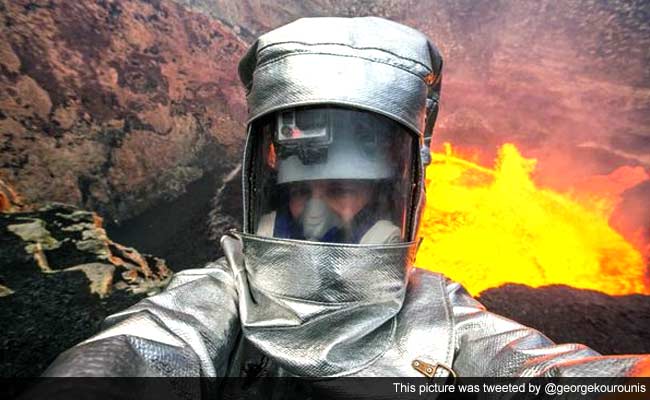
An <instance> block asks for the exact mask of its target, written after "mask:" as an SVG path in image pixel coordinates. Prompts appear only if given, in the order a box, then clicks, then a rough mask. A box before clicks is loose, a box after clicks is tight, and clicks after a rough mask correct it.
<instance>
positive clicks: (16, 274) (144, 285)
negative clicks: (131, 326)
mask: <svg viewBox="0 0 650 400" xmlns="http://www.w3.org/2000/svg"><path fill="white" fill-rule="evenodd" d="M171 275H172V272H171V271H170V270H169V269H168V268H167V266H166V264H165V262H164V261H163V260H161V259H158V258H155V257H151V256H148V255H141V254H140V253H138V252H137V251H135V250H134V249H131V248H127V247H123V246H121V245H119V244H117V243H114V242H112V241H111V240H109V239H108V238H107V237H106V234H105V232H104V230H103V229H102V227H101V219H99V217H97V215H96V214H94V213H91V212H87V211H83V210H79V209H77V208H75V207H71V206H65V205H58V204H53V205H49V206H47V207H44V208H41V209H39V210H35V211H31V212H19V213H11V214H7V213H0V321H2V334H1V335H0V340H1V342H0V353H1V354H2V357H0V360H1V361H0V376H5V377H6V376H34V375H38V374H40V373H41V372H42V370H43V368H45V367H46V366H47V365H48V364H49V363H50V362H51V361H52V360H53V359H54V358H55V357H56V356H57V355H58V354H59V353H60V352H62V351H63V350H65V349H67V348H69V347H71V346H72V345H74V344H76V343H78V342H80V341H81V340H84V339H86V338H88V337H89V336H91V335H92V334H94V333H95V332H96V331H97V329H98V328H99V325H100V323H101V321H102V320H103V319H104V318H105V317H106V316H108V315H109V314H112V313H114V312H117V311H120V310H122V309H124V308H126V307H128V306H130V305H132V304H134V303H135V302H136V301H138V300H139V299H141V298H143V297H145V296H146V295H147V294H150V293H155V292H157V291H159V290H160V289H161V288H162V287H164V286H165V285H166V283H167V282H168V281H169V279H170V278H171Z"/></svg>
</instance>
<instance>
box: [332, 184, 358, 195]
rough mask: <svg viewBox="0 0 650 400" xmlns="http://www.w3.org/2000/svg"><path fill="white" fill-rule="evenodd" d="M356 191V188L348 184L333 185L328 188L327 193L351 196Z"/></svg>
mask: <svg viewBox="0 0 650 400" xmlns="http://www.w3.org/2000/svg"><path fill="white" fill-rule="evenodd" d="M354 193H355V189H354V188H352V187H348V186H331V187H329V188H327V195H328V196H330V197H343V196H350V195H353V194H354Z"/></svg>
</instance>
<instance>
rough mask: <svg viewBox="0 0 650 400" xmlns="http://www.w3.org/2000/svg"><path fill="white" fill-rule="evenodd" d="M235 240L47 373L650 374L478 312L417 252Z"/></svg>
mask: <svg viewBox="0 0 650 400" xmlns="http://www.w3.org/2000/svg"><path fill="white" fill-rule="evenodd" d="M238 236H239V237H237V236H234V237H228V238H226V239H224V240H223V247H224V251H225V252H226V254H227V260H224V259H222V260H219V261H218V262H216V263H213V264H210V265H209V266H208V267H206V268H204V269H197V270H187V271H183V272H181V273H179V274H177V275H176V276H175V278H174V280H173V282H172V284H171V285H170V287H169V288H168V289H167V290H166V291H165V292H163V293H161V294H159V295H156V296H153V297H151V298H149V299H146V300H143V301H142V302H140V303H139V304H137V305H135V306H133V307H131V308H130V309H128V310H126V311H124V312H122V313H119V314H116V315H114V316H111V317H109V318H108V319H107V320H106V323H105V330H104V331H102V332H101V333H99V334H98V335H96V336H94V337H93V338H91V339H89V340H87V341H85V342H83V343H81V344H79V345H77V346H75V347H73V348H72V349H70V350H68V351H67V352H65V353H63V354H62V355H61V356H60V357H59V358H58V359H57V360H56V361H55V362H54V363H53V364H52V366H51V367H50V368H49V369H48V370H47V371H46V373H45V375H46V376H133V375H139V376H240V375H246V374H248V373H249V372H247V368H246V365H248V364H249V363H250V362H253V363H259V360H260V359H263V358H262V357H265V358H266V359H267V360H268V361H267V362H266V363H264V365H263V368H262V370H261V371H259V372H258V376H292V375H298V376H310V377H315V376H323V377H325V376H421V374H420V373H419V372H418V371H416V370H415V369H414V368H413V366H412V363H413V361H414V360H420V361H424V362H426V363H430V364H434V365H435V364H440V365H444V366H448V367H451V368H452V369H453V370H454V371H455V373H456V374H458V375H459V376H615V375H635V374H645V375H647V374H648V373H649V371H648V370H647V365H648V363H650V358H649V357H648V356H641V355H638V356H611V357H603V356H600V355H599V354H598V353H596V352H595V351H593V350H591V349H589V348H587V347H585V346H582V345H576V344H568V345H555V344H554V343H553V342H552V341H551V340H549V339H548V338H547V337H545V336H544V335H542V334H541V333H540V332H538V331H536V330H534V329H530V328H527V327H524V326H522V325H520V324H518V323H516V322H514V321H510V320H508V319H506V318H503V317H499V316H497V315H494V314H492V313H490V312H488V311H486V310H485V309H484V308H483V306H481V304H479V303H478V302H477V301H476V300H474V299H473V298H472V297H471V296H469V294H467V292H466V291H465V290H464V289H463V288H462V287H461V286H460V285H459V284H457V283H454V282H450V281H448V280H446V279H445V278H444V277H443V276H441V275H439V274H435V273H431V272H427V271H423V270H420V269H410V268H409V265H411V264H410V263H409V261H410V260H412V255H413V254H412V247H411V245H392V246H383V247H381V246H369V247H367V250H369V252H370V253H379V254H375V255H369V254H363V252H362V250H361V248H362V247H363V246H354V245H347V246H346V245H332V246H329V245H327V246H325V245H322V244H314V245H313V246H314V247H313V248H311V249H307V248H303V246H296V247H295V248H292V244H291V243H288V242H291V241H283V242H285V243H274V240H273V239H267V238H259V237H255V236H252V235H238ZM276 245H277V246H276ZM370 247H372V248H370ZM303 250H304V252H303ZM243 251H245V252H246V255H244V252H243ZM249 252H250V253H249ZM323 256H332V260H329V259H328V258H327V257H323ZM366 257H368V258H366ZM366 259H371V260H373V261H372V262H373V263H376V264H375V268H374V269H373V268H370V266H371V264H370V263H368V262H366V261H365V260H366ZM357 262H359V263H360V264H358V266H359V267H360V268H359V269H358V270H355V269H354V267H355V266H357V264H356V263H357ZM307 264H311V265H320V268H315V267H313V266H312V267H309V265H307ZM389 264H390V265H389ZM404 264H406V268H405V269H404V270H401V271H400V269H399V268H398V267H397V266H398V265H404ZM274 266H277V270H274V269H273V267H274ZM303 268H304V271H305V272H304V274H301V273H299V271H302V270H303ZM274 272H277V275H275V274H274ZM405 281H408V285H406V284H405ZM289 282H291V283H292V284H289ZM339 313H340V314H341V315H339ZM320 318H322V319H323V320H322V321H320V320H319V319H320ZM240 332H243V336H240V335H239V333H240ZM644 368H645V370H644ZM446 374H447V372H446V371H445V369H444V368H442V369H440V370H438V371H437V375H439V376H445V375H446Z"/></svg>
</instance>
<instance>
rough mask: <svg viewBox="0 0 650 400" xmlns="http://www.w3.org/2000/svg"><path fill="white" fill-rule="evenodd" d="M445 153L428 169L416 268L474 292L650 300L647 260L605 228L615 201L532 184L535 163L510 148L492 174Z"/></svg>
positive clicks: (504, 150)
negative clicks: (558, 291)
mask: <svg viewBox="0 0 650 400" xmlns="http://www.w3.org/2000/svg"><path fill="white" fill-rule="evenodd" d="M445 148H446V153H444V154H439V153H436V154H434V155H433V162H432V163H431V165H430V166H429V167H428V168H427V208H426V210H425V212H424V216H423V221H422V224H421V227H420V233H421V235H422V236H423V237H424V241H423V242H422V245H421V246H420V250H419V252H418V257H417V261H416V264H417V265H418V266H419V267H421V268H426V269H430V270H432V271H436V272H441V273H443V274H445V275H447V276H448V277H450V278H451V279H454V280H456V281H459V282H461V283H462V284H464V285H465V287H466V288H467V289H468V290H469V291H470V292H471V293H472V294H474V295H476V294H478V293H480V292H481V291H483V290H485V289H487V288H493V287H498V286H501V285H502V284H505V283H520V284H525V285H529V286H532V287H540V286H545V285H552V284H564V285H569V286H572V287H576V288H581V289H591V290H597V291H600V292H603V293H607V294H610V295H626V294H632V293H641V294H650V283H649V281H648V275H647V266H646V262H645V260H644V257H643V256H642V254H641V252H640V251H639V250H638V249H637V248H635V247H634V246H633V245H632V244H631V243H629V242H628V241H626V240H625V239H624V238H623V236H622V235H621V234H620V233H618V232H617V231H615V230H614V229H612V228H611V227H610V225H609V224H608V218H609V215H610V214H611V212H612V210H613V207H614V206H615V204H616V201H617V196H609V197H607V196H606V195H605V194H603V193H597V192H596V193H589V192H588V191H584V192H581V193H572V194H561V193H558V192H555V191H553V190H550V189H545V188H539V187H537V186H536V184H535V183H534V181H533V180H532V179H531V173H532V172H533V169H534V167H535V163H536V161H535V160H531V159H526V158H524V157H522V156H521V154H520V153H519V151H518V150H517V148H516V147H515V146H514V145H512V144H506V145H504V146H503V147H502V148H501V149H500V152H499V156H498V159H497V161H496V165H495V167H494V169H491V168H486V167H482V166H480V165H477V164H475V163H473V162H471V161H468V160H467V159H464V158H462V157H460V156H457V155H454V154H453V152H452V150H451V146H450V145H448V144H446V145H445ZM467 158H469V157H467ZM619 174H620V173H619ZM637 178H638V179H641V180H644V179H647V178H648V177H647V175H644V176H642V177H637ZM638 179H637V180H638ZM599 187H602V186H599Z"/></svg>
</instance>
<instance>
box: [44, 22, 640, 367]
mask: <svg viewBox="0 0 650 400" xmlns="http://www.w3.org/2000/svg"><path fill="white" fill-rule="evenodd" d="M441 70H442V59H441V57H440V55H439V53H438V51H437V50H436V48H435V47H434V46H433V45H432V44H431V43H430V42H429V41H428V40H427V38H426V37H425V36H423V35H422V34H421V33H419V32H418V31H415V30H413V29H411V28H408V27H406V26H403V25H400V24H397V23H394V22H390V21H386V20H383V19H379V18H355V19H345V18H308V19H300V20H298V21H295V22H293V23H291V24H289V25H286V26H283V27H281V28H278V29H276V30H274V31H271V32H269V33H267V34H265V35H263V36H262V37H260V38H259V40H258V41H257V42H255V44H254V45H253V46H252V48H251V49H250V50H249V52H248V53H247V54H246V56H245V57H244V59H243V60H242V62H241V64H240V67H239V73H240V77H241V79H242V81H243V83H244V86H245V87H246V91H247V99H248V104H249V113H250V114H249V116H250V121H249V124H253V122H254V121H256V120H257V119H259V118H261V117H262V116H264V115H268V114H269V113H273V112H277V111H278V110H282V109H286V108H290V107H301V106H308V105H318V104H329V105H337V106H342V107H349V108H355V109H360V110H364V111H369V112H372V113H377V114H381V115H382V116H385V117H388V118H390V119H391V120H393V121H396V122H398V123H399V124H401V125H402V126H404V127H406V128H407V129H408V130H410V131H411V132H412V133H413V136H414V137H416V139H417V142H416V143H418V145H417V148H416V150H415V151H414V153H415V154H414V156H413V157H414V163H413V170H414V171H412V172H413V176H414V177H415V179H414V180H413V193H414V195H413V196H412V200H413V201H412V205H413V206H412V208H411V211H410V213H409V221H406V223H405V224H406V226H410V227H411V228H410V230H409V232H408V234H407V235H406V236H405V240H404V242H403V243H389V244H382V243H379V244H370V245H359V244H345V243H343V244H342V243H320V242H311V241H304V240H292V239H281V238H273V237H263V236H260V235H255V234H253V233H254V232H255V226H254V222H253V217H252V213H251V211H250V210H251V204H250V199H251V196H253V195H254V192H255V191H256V187H255V181H254V180H252V179H250V177H251V174H254V171H251V168H252V167H251V165H252V161H251V157H252V154H253V151H252V150H251V143H252V142H253V138H252V136H254V135H255V132H254V130H252V129H250V128H249V137H248V141H247V147H246V153H245V155H244V161H243V163H244V164H243V165H244V171H243V175H244V179H243V185H244V211H245V216H244V229H243V231H244V232H247V233H241V232H231V233H230V234H228V235H226V236H224V237H223V239H222V241H221V245H222V247H223V250H224V253H225V257H224V258H222V259H220V260H217V261H215V262H213V263H211V264H209V265H207V266H206V267H205V268H202V269H192V270H185V271H182V272H180V273H178V274H176V275H175V277H174V278H173V280H172V281H171V283H170V284H169V287H167V289H166V290H165V291H164V292H162V293H161V294H158V295H155V296H152V297H149V298H147V299H145V300H143V301H141V302H140V303H138V304H136V305H135V306H133V307H131V308H129V309H127V310H125V311H123V312H120V313H118V314H115V315H112V316H110V317H109V318H107V319H106V321H105V324H104V327H103V330H102V331H101V332H100V333H98V334H97V335H95V336H93V337H92V338H90V339H88V340H86V341H84V342H83V343H80V344H79V345H77V346H75V347H73V348H71V349H70V350H68V351H66V352H64V353H63V354H61V355H60V356H59V357H58V358H57V360H56V361H55V362H54V363H53V364H52V365H51V367H50V368H49V369H48V370H47V371H46V373H45V375H46V376H206V377H223V376H242V375H246V374H247V373H248V372H247V370H246V366H247V365H249V364H250V363H251V362H253V363H257V364H260V360H265V361H264V362H263V363H261V365H263V367H262V369H261V371H257V373H258V374H260V375H261V376H300V377H343V376H399V377H408V376H412V377H418V376H419V377H422V376H448V375H450V374H455V375H458V376H612V375H638V374H643V373H647V372H648V371H647V365H648V363H649V361H648V358H647V357H646V356H601V355H599V354H598V353H597V352H595V351H593V350H591V349H590V348H588V347H585V346H583V345H578V344H564V345H556V344H554V343H553V342H552V341H551V340H549V339H548V338H547V337H545V336H544V335H543V334H541V333H540V332H538V331H536V330H534V329H530V328H527V327H525V326H522V325H520V324H518V323H516V322H513V321H510V320H508V319H506V318H503V317H500V316H498V315H495V314H492V313H490V312H488V311H486V310H485V308H484V307H483V306H482V305H481V304H480V303H478V302H477V301H476V300H474V299H473V298H472V297H471V296H470V295H469V294H468V293H467V292H466V291H465V290H464V289H463V288H462V286H460V285H459V284H457V283H454V282H451V281H449V280H448V279H446V278H445V277H443V276H442V275H440V274H437V273H433V272H428V271H425V270H421V269H416V268H414V267H413V261H414V257H415V253H416V250H417V243H418V237H417V224H418V220H419V215H420V213H421V211H422V210H421V209H422V207H423V196H424V194H423V193H424V188H423V176H424V166H425V165H426V163H427V162H428V157H429V154H428V142H429V139H430V136H431V131H432V129H433V124H434V121H435V116H436V114H437V106H438V100H439V94H440V79H441ZM250 126H251V125H249V127H250ZM468 249H471V245H470V244H468ZM468 251H470V250H468ZM644 365H645V366H646V367H645V368H646V371H644V370H643V369H644Z"/></svg>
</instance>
